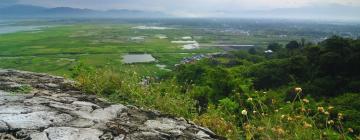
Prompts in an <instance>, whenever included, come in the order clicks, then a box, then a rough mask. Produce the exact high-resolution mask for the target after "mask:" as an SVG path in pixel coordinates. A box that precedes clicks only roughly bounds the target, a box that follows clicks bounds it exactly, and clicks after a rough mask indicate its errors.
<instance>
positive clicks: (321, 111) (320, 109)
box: [317, 106, 325, 113]
mask: <svg viewBox="0 0 360 140" xmlns="http://www.w3.org/2000/svg"><path fill="white" fill-rule="evenodd" d="M317 109H318V111H319V112H320V113H323V112H325V109H324V107H321V106H320V107H318V108H317Z"/></svg>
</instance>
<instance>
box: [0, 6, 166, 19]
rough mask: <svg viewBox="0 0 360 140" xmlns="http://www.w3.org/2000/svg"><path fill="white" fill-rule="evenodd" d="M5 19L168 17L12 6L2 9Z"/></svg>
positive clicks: (137, 12)
mask: <svg viewBox="0 0 360 140" xmlns="http://www.w3.org/2000/svg"><path fill="white" fill-rule="evenodd" d="M0 17H3V18H48V17H99V18H100V17H104V18H110V17H115V18H151V17H167V15H166V14H164V13H161V12H154V11H140V10H127V9H120V10H107V11H98V10H92V9H79V8H70V7H56V8H45V7H39V6H32V5H11V6H7V7H0Z"/></svg>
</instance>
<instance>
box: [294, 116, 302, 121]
mask: <svg viewBox="0 0 360 140" xmlns="http://www.w3.org/2000/svg"><path fill="white" fill-rule="evenodd" d="M301 118H303V117H302V116H300V115H297V116H295V119H297V120H300V119H301Z"/></svg>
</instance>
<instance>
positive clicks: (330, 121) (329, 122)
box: [327, 120, 335, 125]
mask: <svg viewBox="0 0 360 140" xmlns="http://www.w3.org/2000/svg"><path fill="white" fill-rule="evenodd" d="M334 123H335V122H334V121H333V120H329V121H327V124H329V125H333V124H334Z"/></svg>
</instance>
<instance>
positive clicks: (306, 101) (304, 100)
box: [302, 99, 310, 103]
mask: <svg viewBox="0 0 360 140" xmlns="http://www.w3.org/2000/svg"><path fill="white" fill-rule="evenodd" d="M302 101H303V102H304V103H309V102H310V101H309V100H308V99H303V100H302Z"/></svg>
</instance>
